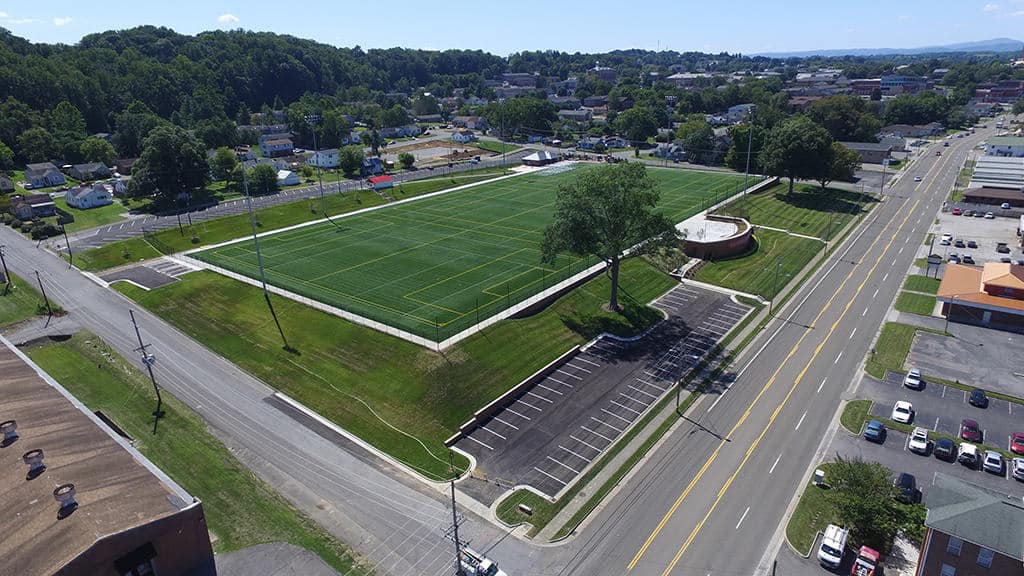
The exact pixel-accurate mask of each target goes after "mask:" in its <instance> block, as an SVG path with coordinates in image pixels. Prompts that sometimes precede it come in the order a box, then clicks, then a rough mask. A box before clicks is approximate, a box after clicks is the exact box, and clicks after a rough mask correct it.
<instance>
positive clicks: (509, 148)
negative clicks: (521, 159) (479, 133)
mask: <svg viewBox="0 0 1024 576" xmlns="http://www.w3.org/2000/svg"><path fill="white" fill-rule="evenodd" d="M470 146H474V147H476V148H479V149H481V150H485V151H487V152H493V153H495V154H501V153H503V152H504V153H505V154H511V153H513V152H515V151H517V150H520V149H521V148H522V146H519V145H518V144H513V143H511V142H494V141H491V140H477V141H476V142H473V143H472V144H470Z"/></svg>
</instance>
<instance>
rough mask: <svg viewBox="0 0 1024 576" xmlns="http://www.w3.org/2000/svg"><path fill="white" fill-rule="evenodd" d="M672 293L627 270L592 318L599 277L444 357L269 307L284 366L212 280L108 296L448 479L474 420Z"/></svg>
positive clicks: (300, 309)
mask: <svg viewBox="0 0 1024 576" xmlns="http://www.w3.org/2000/svg"><path fill="white" fill-rule="evenodd" d="M674 283H675V281H674V280H673V279H672V278H670V277H668V276H667V275H665V274H663V273H661V272H659V271H658V270H656V269H655V268H653V267H652V266H651V265H650V264H648V263H646V262H645V261H643V260H641V259H635V258H634V259H629V260H627V261H625V262H624V263H623V267H622V276H621V285H622V288H623V289H624V293H625V294H626V297H625V298H624V299H623V304H624V306H625V307H626V312H625V313H624V314H622V315H618V314H616V315H613V314H609V313H607V312H604V311H603V310H602V309H601V305H602V304H603V303H604V302H605V300H606V298H607V294H608V289H609V284H608V280H607V278H606V277H605V276H603V275H602V276H599V277H597V278H594V279H593V280H591V281H589V282H587V283H586V284H584V285H582V286H580V287H579V288H577V289H576V290H574V291H572V292H571V293H569V294H567V295H565V296H563V297H562V298H560V299H559V300H558V301H557V302H555V303H553V304H552V305H550V306H548V307H547V308H546V309H544V310H543V311H541V312H539V313H537V314H534V315H533V316H530V317H527V318H523V319H518V320H504V321H502V322H499V323H497V324H495V325H494V326H491V327H490V328H488V329H486V330H484V331H483V332H481V333H479V334H476V335H474V336H472V337H470V338H467V339H466V340H463V341H462V342H460V343H459V344H457V345H455V346H453V347H451V348H449V349H447V350H446V351H445V352H444V354H439V353H436V352H433V351H430V350H426V349H424V348H422V347H420V346H417V345H415V344H412V343H410V342H406V341H404V340H401V339H398V338H395V337H392V336H388V335H386V334H384V333H382V332H378V331H376V330H372V329H369V328H365V327H363V326H359V325H356V324H352V323H350V322H347V321H345V320H342V319H340V318H337V317H335V316H331V315H329V314H326V313H323V312H320V311H318V310H315V309H313V308H310V307H308V306H304V305H302V304H299V303H297V302H294V301H291V300H286V299H284V298H278V297H275V296H272V298H273V301H274V308H275V310H276V311H277V314H278V316H279V317H280V320H281V324H282V328H283V330H284V332H285V334H286V336H287V338H288V341H289V344H290V345H291V346H292V347H294V348H295V349H297V350H298V354H290V353H288V352H286V351H284V350H283V349H282V343H281V339H280V336H279V335H278V332H277V330H276V328H275V327H274V323H273V320H272V319H271V317H270V315H269V313H268V311H267V308H266V305H265V304H264V302H263V294H262V292H261V291H260V290H259V289H257V288H255V287H252V286H249V285H247V284H243V283H241V282H237V281H234V280H231V279H229V278H225V277H223V276H220V275H217V274H214V273H212V272H197V273H193V274H189V275H187V276H185V277H183V278H182V280H181V281H180V282H177V283H174V284H171V285H168V286H165V287H163V288H159V289H156V290H153V291H150V292H144V291H142V290H140V289H138V288H136V287H134V286H131V285H127V284H124V283H119V284H118V285H117V286H118V289H119V290H121V291H122V292H123V293H125V294H127V295H128V296H129V297H130V298H133V299H134V300H136V301H138V302H139V303H140V304H141V305H143V306H145V307H146V308H147V309H149V310H151V311H153V312H155V313H156V314H158V315H160V316H161V317H163V318H164V319H165V320H167V321H169V322H171V323H172V324H174V325H175V326H177V327H178V328H179V329H181V330H183V331H184V332H186V333H188V334H189V335H190V336H192V337H193V338H195V339H196V340H198V341H200V342H202V343H203V344H205V345H206V346H208V347H209V348H211V349H212V350H213V351H215V352H217V353H218V354H220V355H222V356H224V357H225V358H228V359H229V360H231V361H233V362H235V363H236V364H238V365H239V366H241V367H242V368H243V369H245V370H247V371H249V372H250V373H252V374H253V375H255V376H256V377H258V378H260V379H262V380H263V381H264V382H266V383H267V384H269V385H270V386H272V387H274V388H275V389H278V390H281V391H282V392H285V393H287V394H288V395H290V396H292V397H294V398H296V399H297V400H299V401H300V402H302V403H304V404H305V405H307V406H309V407H310V408H312V409H313V410H316V411H317V412H319V413H320V414H322V415H324V416H325V417H327V418H330V419H331V420H333V421H334V422H337V423H338V424H339V425H341V426H342V427H344V428H346V429H347V430H349V431H351V432H352V433H354V434H356V435H358V436H359V437H361V438H363V439H365V440H367V441H368V442H370V443H371V444H373V445H374V446H376V447H377V448H379V449H381V450H383V451H385V452H388V453H389V454H391V455H392V456H394V457H395V458H397V459H399V460H401V461H402V462H405V463H406V464H407V465H409V466H410V467H412V468H414V469H416V470H418V471H420V472H421V473H423V474H424V475H425V476H428V477H431V478H447V477H448V457H447V453H448V451H447V448H446V447H445V446H444V444H443V442H444V440H445V439H446V438H447V437H448V436H450V435H451V434H452V433H453V432H454V431H455V430H457V429H458V427H459V425H461V424H462V423H464V422H465V421H466V420H468V419H469V417H470V416H471V415H472V413H473V412H474V411H475V410H477V409H479V408H480V407H481V406H484V405H486V404H487V403H488V402H490V401H491V400H493V399H494V398H496V397H497V396H500V395H501V394H503V393H504V392H505V391H506V390H508V389H509V388H510V387H511V386H513V385H514V384H516V383H518V382H519V381H521V380H522V379H523V378H525V377H527V376H529V375H530V374H532V373H533V372H535V371H537V370H538V369H540V368H541V367H543V366H544V365H546V364H547V363H549V362H550V361H551V360H553V359H554V358H556V357H558V356H559V355H560V354H562V353H564V352H565V351H566V350H567V349H568V348H570V347H571V346H572V345H574V344H582V343H583V342H585V341H587V340H588V339H590V338H592V337H594V336H596V335H597V334H598V333H600V332H602V331H609V332H613V333H616V334H620V335H624V336H625V335H633V334H636V333H639V332H641V331H643V330H644V329H646V328H647V327H648V326H649V325H650V324H651V323H652V322H654V321H656V320H658V319H660V318H661V315H660V313H658V312H656V311H654V310H653V309H650V308H647V307H646V306H645V303H646V302H649V301H650V300H652V299H653V298H654V297H655V296H657V295H660V294H661V293H663V292H665V291H666V290H668V289H669V288H670V287H671V286H672V285H674ZM364 402H365V404H363V403H364ZM367 405H368V406H370V407H372V409H373V411H374V412H375V413H376V414H378V415H379V416H380V418H382V419H383V420H384V422H382V421H381V420H380V419H378V418H377V417H375V416H374V415H373V414H372V413H371V412H370V411H369V410H367V408H366V406H367ZM385 422H386V423H385ZM388 424H391V425H393V426H395V427H397V428H400V429H401V431H402V432H398V431H396V430H394V429H392V428H391V427H389V426H388ZM403 432H404V433H403ZM406 434H408V435H411V436H413V437H415V439H412V438H410V437H409V436H407V435H406ZM420 441H422V442H423V444H425V445H426V449H424V447H423V446H421V445H420V444H419V442H420ZM461 464H462V465H463V466H464V465H465V462H461Z"/></svg>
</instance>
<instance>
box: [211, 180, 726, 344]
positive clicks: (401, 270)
mask: <svg viewBox="0 0 1024 576" xmlns="http://www.w3.org/2000/svg"><path fill="white" fill-rule="evenodd" d="M586 169H587V167H580V168H576V169H575V170H569V171H564V172H560V173H533V174H527V175H523V176H515V177H512V178H507V179H504V180H499V181H492V182H485V183H482V184H479V185H475V186H471V187H468V188H465V189H462V190H456V191H454V192H449V193H446V194H441V195H438V196H433V197H429V198H424V199H420V200H416V201H413V202H408V203H404V204H398V205H395V206H389V207H386V208H382V209H379V210H374V211H371V212H366V213H363V214H357V215H354V216H349V217H345V218H335V219H334V222H333V223H331V222H323V223H319V224H315V225H310V226H305V227H302V228H296V229H293V230H288V231H282V232H279V233H277V234H272V235H268V236H264V237H261V238H260V247H261V249H262V251H263V263H264V267H265V269H266V274H267V282H268V283H270V284H272V285H274V286H278V287H280V288H283V289H285V290H289V291H291V292H295V293H297V294H301V295H303V296H307V297H309V298H312V299H314V300H318V301H320V302H323V303H325V304H329V305H331V306H335V307H337V308H341V309H343V310H347V311H349V312H352V313H354V314H358V315H360V316H363V317H366V318H369V319H371V320H375V321H378V322H382V323H384V324H387V325H389V326H392V327H395V328H398V329H401V330H405V331H408V332H411V333H413V334H417V335H419V336H422V337H424V338H427V339H429V340H436V341H440V340H444V339H445V338H448V337H449V336H451V335H453V334H456V333H458V332H460V331H462V330H465V329H466V328H469V327H470V326H472V325H474V324H475V323H477V322H478V321H479V320H483V319H485V318H487V317H489V316H491V315H493V314H496V313H498V312H500V311H501V310H504V309H505V308H507V307H508V306H510V305H513V304H516V303H518V302H521V301H522V300H525V299H526V298H529V297H530V296H532V295H534V294H536V293H538V292H540V291H542V290H544V289H545V288H548V287H550V286H552V285H553V284H555V283H557V282H559V281H561V280H564V279H566V278H568V277H569V276H571V275H572V274H575V273H577V272H580V271H581V270H583V269H585V268H586V267H588V266H589V265H591V264H594V263H596V261H587V260H578V259H575V258H572V257H570V256H568V255H564V256H562V257H560V258H559V259H558V261H556V262H555V263H554V264H552V265H550V266H547V265H542V264H541V262H540V249H539V247H540V240H541V237H542V234H543V230H544V228H545V227H546V226H547V225H548V224H549V223H550V221H551V218H552V214H553V212H554V204H555V197H556V194H557V191H558V187H559V185H560V184H562V183H565V182H570V181H572V180H573V179H575V177H576V174H577V171H578V170H586ZM648 170H649V172H650V173H651V176H652V177H653V178H654V179H655V180H656V181H657V182H659V190H660V191H661V203H660V207H661V209H662V210H664V211H665V213H666V215H668V216H669V217H670V218H671V219H672V220H674V221H681V220H684V219H685V218H687V217H689V216H691V215H693V214H695V213H697V212H699V211H700V210H701V209H702V208H703V207H704V206H706V204H707V203H709V202H711V203H713V202H716V201H718V200H721V199H724V198H725V197H727V196H729V195H732V194H734V193H736V192H738V191H739V190H740V188H741V187H742V185H743V176H741V175H733V174H716V173H707V172H686V171H682V170H674V169H659V168H649V169H648ZM192 256H193V257H195V258H198V259H199V260H202V261H204V262H208V263H210V264H213V265H215V266H219V267H222V268H225V269H228V270H231V271H233V272H237V273H240V274H244V275H246V276H249V277H253V278H258V269H257V267H256V254H255V250H254V248H253V243H252V240H251V239H249V240H242V241H239V242H237V243H234V244H229V245H225V246H221V247H217V248H211V249H209V250H204V251H201V252H197V253H194V254H193V255H192Z"/></svg>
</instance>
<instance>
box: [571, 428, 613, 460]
mask: <svg viewBox="0 0 1024 576" xmlns="http://www.w3.org/2000/svg"><path fill="white" fill-rule="evenodd" d="M581 428H582V426H581ZM584 429H585V428H584ZM594 434H597V432H594ZM598 435H599V434H598ZM599 436H600V435H599ZM569 438H572V439H573V440H575V441H577V442H579V443H580V444H583V445H584V446H586V447H587V448H590V449H591V450H596V451H597V453H598V454H601V453H603V452H604V450H601V449H600V448H598V447H597V446H594V445H593V444H591V443H589V442H585V441H583V440H580V439H579V438H577V437H575V436H573V435H572V434H569ZM602 438H603V436H602Z"/></svg>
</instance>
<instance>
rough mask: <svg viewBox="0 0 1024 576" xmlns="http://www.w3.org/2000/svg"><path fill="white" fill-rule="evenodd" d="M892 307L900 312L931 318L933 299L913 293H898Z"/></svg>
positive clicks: (933, 306)
mask: <svg viewBox="0 0 1024 576" xmlns="http://www.w3.org/2000/svg"><path fill="white" fill-rule="evenodd" d="M894 307H895V308H896V309H897V310H899V311H900V312H907V313H909V314H918V315H921V316H931V314H932V310H934V309H935V297H934V296H929V295H927V294H917V293H915V292H900V293H899V295H898V296H897V297H896V304H895V305H894Z"/></svg>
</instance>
